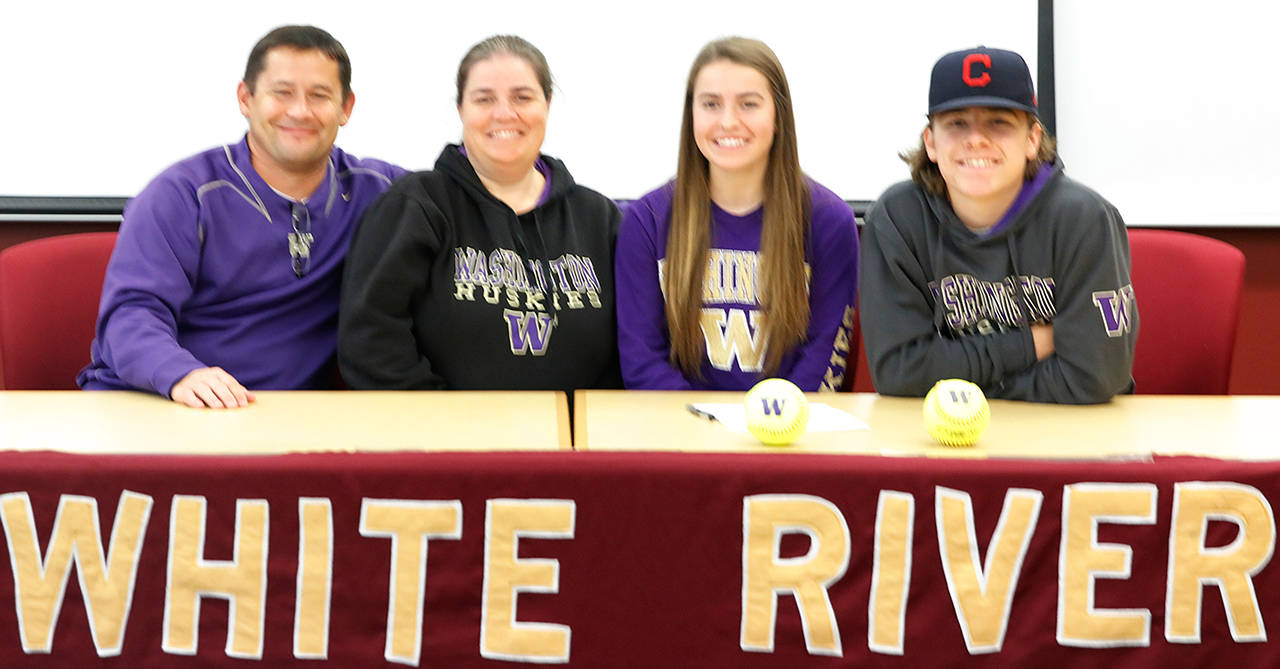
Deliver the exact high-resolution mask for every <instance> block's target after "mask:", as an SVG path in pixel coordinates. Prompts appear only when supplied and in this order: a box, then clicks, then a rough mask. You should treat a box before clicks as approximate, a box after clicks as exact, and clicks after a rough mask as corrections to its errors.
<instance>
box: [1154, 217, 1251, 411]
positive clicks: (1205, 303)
mask: <svg viewBox="0 0 1280 669" xmlns="http://www.w3.org/2000/svg"><path fill="white" fill-rule="evenodd" d="M1129 254H1130V258H1131V260H1132V268H1133V271H1132V279H1133V293H1134V297H1135V298H1136V300H1137V302H1138V316H1139V318H1140V321H1139V328H1138V348H1137V353H1136V355H1135V357H1134V362H1133V378H1134V381H1135V382H1136V384H1137V388H1136V391H1137V392H1139V393H1143V394H1173V395H1226V394H1227V381H1228V379H1229V377H1230V375H1231V356H1232V354H1233V352H1234V351H1235V343H1236V325H1237V323H1238V322H1239V319H1240V293H1241V291H1242V290H1243V287H1244V267H1245V258H1244V254H1243V253H1241V252H1240V249H1237V248H1236V247H1234V246H1232V245H1230V244H1228V243H1226V242H1221V241H1218V240H1216V239H1212V238H1209V237H1204V236H1201V235H1193V234H1190V233H1186V232H1173V231H1169V230H1144V229H1131V230H1129Z"/></svg>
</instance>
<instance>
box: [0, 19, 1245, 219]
mask: <svg viewBox="0 0 1280 669" xmlns="http://www.w3.org/2000/svg"><path fill="white" fill-rule="evenodd" d="M1059 1H1060V2H1061V1H1062V0H1059ZM1100 4H1101V3H1100ZM284 23H313V24H315V25H319V26H320V27H323V28H325V29H326V30H328V31H330V32H332V33H333V34H334V36H335V37H337V38H338V39H339V40H340V41H342V42H343V44H344V45H345V46H346V47H347V50H348V52H349V53H350V54H351V57H352V61H353V70H354V76H353V82H352V86H353V88H354V90H355V92H356V107H355V112H354V114H353V116H352V119H351V123H350V124H349V125H348V126H347V127H346V128H344V129H343V130H342V132H341V134H339V137H338V141H339V144H340V145H341V146H343V148H345V149H347V150H349V151H351V152H353V153H356V154H358V155H370V156H377V157H380V158H385V159H388V160H391V161H394V162H398V163H400V164H403V165H405V166H407V167H411V168H418V169H422V168H428V167H430V166H431V164H432V163H433V162H434V161H435V157H436V155H437V154H438V153H439V150H440V147H441V146H442V145H443V144H444V143H445V142H448V141H456V140H457V138H458V136H459V134H460V129H459V124H458V119H457V113H456V110H455V108H454V102H453V99H454V90H453V79H454V76H455V71H456V68H457V64H458V60H459V59H460V58H461V57H462V55H463V53H464V52H465V51H466V49H467V48H468V47H469V46H470V45H471V44H473V43H475V42H477V41H479V40H481V39H483V38H485V37H487V36H489V35H492V34H495V33H502V32H512V33H517V34H520V35H522V36H524V37H525V38H527V39H529V40H530V41H532V42H533V43H534V44H536V45H537V46H538V47H539V48H541V49H542V50H543V52H544V53H545V54H546V56H547V59H548V60H549V61H550V64H551V69H552V72H553V73H554V74H555V76H556V78H557V80H558V86H557V89H556V92H555V95H554V98H553V100H552V105H551V119H550V125H549V131H548V136H547V142H546V146H545V147H544V149H545V151H546V152H547V153H550V154H551V155H555V156H557V157H560V158H562V159H564V160H565V161H566V163H568V165H569V167H570V169H571V170H572V171H573V172H574V175H575V177H576V178H577V179H578V181H579V182H581V183H584V184H586V185H589V186H592V187H594V188H596V189H597V190H600V191H602V192H604V193H605V194H607V195H610V196H612V197H618V198H628V197H636V196H638V195H640V194H642V193H644V192H645V191H647V190H648V189H650V188H652V187H654V186H656V185H658V184H660V183H661V182H662V181H664V180H665V179H667V178H669V176H670V175H671V174H672V173H673V172H674V171H675V154H676V140H677V133H678V130H679V122H680V105H681V104H682V101H683V93H684V80H685V77H686V76H687V73H688V67H689V63H690V62H691V61H692V59H693V57H694V55H695V54H696V52H697V51H698V49H699V48H700V47H701V46H702V44H704V43H705V42H707V41H709V40H711V39H713V38H716V37H719V36H723V35H729V34H742V35H747V36H752V37H758V38H760V39H763V40H765V41H766V42H768V43H769V44H770V45H771V46H772V47H773V48H774V50H775V51H776V52H777V53H778V56H779V58H780V59H781V60H782V63H783V65H784V67H785V68H786V70H787V74H788V77H789V79H790V82H791V86H792V95H793V98H794V102H795V105H796V112H797V122H798V125H799V134H800V138H799V140H800V158H801V163H802V165H803V166H804V168H805V169H806V171H808V172H809V173H810V175H812V176H813V177H814V178H816V179H818V180H819V181H821V182H823V183H825V184H826V185H828V186H830V187H832V188H833V189H835V190H836V192H838V193H839V194H840V195H841V196H843V197H844V198H846V199H850V200H871V199H875V198H876V197H877V196H878V195H879V194H880V192H881V191H882V190H883V189H884V188H885V187H887V186H888V185H890V184H892V183H893V182H895V181H898V180H901V179H904V178H906V168H905V166H904V165H903V164H902V163H901V162H900V161H899V160H898V159H897V158H896V154H897V152H898V151H900V150H902V149H905V148H909V147H910V146H912V145H914V143H915V140H916V137H917V136H918V133H919V131H920V128H921V127H922V126H923V124H924V111H925V104H926V99H927V93H928V85H929V70H930V67H931V66H932V64H933V62H934V61H935V60H936V59H937V57H938V56H940V55H941V54H943V53H945V52H947V51H951V50H955V49H960V48H965V47H970V46H974V45H977V44H980V43H981V44H986V45H988V46H997V47H1003V48H1010V49H1014V50H1017V51H1020V52H1021V53H1022V54H1023V55H1024V56H1025V57H1026V59H1027V62H1028V64H1029V65H1030V66H1031V68H1032V72H1033V73H1034V72H1035V67H1036V58H1035V56H1036V3H1035V2H1032V1H1031V0H999V1H988V2H982V3H977V4H975V3H960V2H952V1H950V0H930V1H927V2H892V1H887V0H886V1H870V0H839V1H833V0H790V1H783V2H780V1H779V0H769V1H767V2H765V1H758V0H741V1H734V2H727V1H723V0H712V1H706V2H700V1H698V0H684V1H679V0H649V1H642V2H607V1H600V0H543V1H542V2H529V1H525V2H512V1H510V0H485V1H475V2H457V1H449V2H439V1H437V2H431V1H427V2H380V1H378V0H365V1H356V2H353V1H351V0H344V1H342V2H337V1H333V0H311V1H309V2H294V1H280V2H275V1H270V0H223V1H222V2H216V3H187V2H180V1H179V2H173V1H168V2H159V1H157V0H125V1H123V2H101V1H95V2H87V1H84V0H60V1H57V2H49V3H39V2H35V1H33V0H26V1H24V2H16V1H15V2H11V3H7V4H6V7H5V9H4V10H3V13H2V14H0V63H4V66H5V70H4V75H3V81H4V83H5V87H4V93H3V104H0V155H3V156H4V159H3V160H0V195H64V196H127V195H132V194H134V193H136V192H137V191H138V190H139V189H141V188H142V186H143V185H145V183H146V182H147V180H149V179H150V178H151V177H152V176H153V175H155V174H156V173H157V172H158V171H159V170H160V169H162V168H163V167H164V166H166V165H167V164H169V163H172V162H173V161H175V160H178V159H180V158H182V157H185V156H187V155H190V154H192V153H195V152H196V151H199V150H201V149H204V148H207V147H209V146H214V145H217V144H222V143H225V142H228V141H235V140H238V139H239V137H240V135H241V134H242V133H243V132H244V127H245V124H244V119H243V118H242V117H241V116H240V114H239V111H238V109H237V107H236V101H235V87H236V83H237V82H238V81H239V79H240V76H241V74H242V73H243V70H244V61H245V59H246V57H247V56H248V53H249V50H250V48H251V47H252V46H253V43H254V42H255V41H257V39H258V38H260V37H261V36H262V35H263V34H265V33H266V32H267V31H268V30H269V29H271V28H273V27H275V26H277V25H280V24H284ZM1059 32H1060V33H1061V32H1062V31H1061V30H1060V31H1059ZM1256 83H1258V84H1261V82H1256ZM1096 148H1097V147H1093V149H1091V150H1094V149H1096ZM1100 189H1101V188H1100Z"/></svg>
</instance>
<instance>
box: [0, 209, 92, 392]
mask: <svg viewBox="0 0 1280 669" xmlns="http://www.w3.org/2000/svg"><path fill="white" fill-rule="evenodd" d="M115 244H116V233H114V232H87V233H80V234H71V235H61V236H57V237H47V238H44V239H36V240H33V241H29V242H24V243H22V244H17V245H15V246H11V247H9V248H7V249H5V250H4V251H3V252H0V388H3V389H6V390H74V389H75V388H76V374H77V373H78V372H79V371H80V370H81V368H83V367H84V366H85V365H87V364H89V344H90V342H92V341H93V329H94V324H95V322H96V321H97V317H98V301H99V298H100V297H101V295H102V279H103V276H104V275H105V274H106V271H107V260H108V259H110V257H111V250H112V249H113V248H115Z"/></svg>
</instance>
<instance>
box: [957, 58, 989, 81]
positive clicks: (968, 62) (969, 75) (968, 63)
mask: <svg viewBox="0 0 1280 669" xmlns="http://www.w3.org/2000/svg"><path fill="white" fill-rule="evenodd" d="M974 63H982V64H983V65H985V66H986V69H988V70H989V69H991V55H990V54H986V53H971V54H969V55H967V56H965V57H964V67H963V68H961V70H960V77H961V78H962V79H964V83H966V84H969V86H971V87H979V86H986V85H987V84H989V83H991V73H990V72H983V73H982V76H980V77H975V76H973V71H972V70H973V64H974Z"/></svg>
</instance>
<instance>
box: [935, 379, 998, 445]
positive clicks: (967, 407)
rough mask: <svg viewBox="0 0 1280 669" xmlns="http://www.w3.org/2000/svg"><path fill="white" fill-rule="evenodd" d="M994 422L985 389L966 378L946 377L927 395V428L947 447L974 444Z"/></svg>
mask: <svg viewBox="0 0 1280 669" xmlns="http://www.w3.org/2000/svg"><path fill="white" fill-rule="evenodd" d="M989 422H991V409H990V407H989V406H988V405H987V397H986V395H983V394H982V389H981V388H979V387H978V386H976V385H974V384H972V383H970V382H968V381H965V380H964V379H943V380H941V381H939V382H937V383H935V384H933V388H931V389H930V390H929V394H928V395H925V396H924V427H925V429H926V430H928V431H929V434H930V435H932V436H933V438H934V439H937V440H938V441H939V442H940V443H941V444H942V445H944V446H972V445H974V443H976V442H977V441H978V437H981V436H982V433H983V432H984V431H986V429H987V424H988V423H989Z"/></svg>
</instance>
